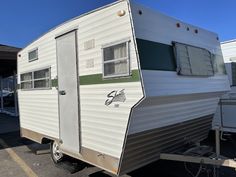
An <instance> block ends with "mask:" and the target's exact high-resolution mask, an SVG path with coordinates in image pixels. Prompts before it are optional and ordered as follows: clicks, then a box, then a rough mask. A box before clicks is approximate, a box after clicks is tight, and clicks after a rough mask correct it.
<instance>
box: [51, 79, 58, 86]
mask: <svg viewBox="0 0 236 177" xmlns="http://www.w3.org/2000/svg"><path fill="white" fill-rule="evenodd" d="M51 86H52V87H58V80H57V79H52V80H51Z"/></svg>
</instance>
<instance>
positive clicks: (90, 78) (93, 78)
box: [79, 70, 140, 85]
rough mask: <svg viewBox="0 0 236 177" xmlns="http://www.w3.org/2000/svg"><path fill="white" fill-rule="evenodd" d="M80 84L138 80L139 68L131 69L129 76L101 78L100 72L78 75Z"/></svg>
mask: <svg viewBox="0 0 236 177" xmlns="http://www.w3.org/2000/svg"><path fill="white" fill-rule="evenodd" d="M79 79H80V85H92V84H109V83H121V82H138V81H140V75H139V70H133V71H132V75H131V76H130V77H122V78H109V79H103V76H102V74H93V75H86V76H80V77H79Z"/></svg>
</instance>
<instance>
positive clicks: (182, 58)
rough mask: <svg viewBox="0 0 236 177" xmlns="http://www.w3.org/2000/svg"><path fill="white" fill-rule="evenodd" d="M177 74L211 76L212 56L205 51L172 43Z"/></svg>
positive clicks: (212, 68)
mask: <svg viewBox="0 0 236 177" xmlns="http://www.w3.org/2000/svg"><path fill="white" fill-rule="evenodd" d="M174 49H175V56H176V61H177V72H178V74H180V75H187V76H213V75H214V67H213V55H212V54H211V53H210V52H209V51H208V50H206V49H202V48H199V47H194V46H189V45H186V44H181V43H174Z"/></svg>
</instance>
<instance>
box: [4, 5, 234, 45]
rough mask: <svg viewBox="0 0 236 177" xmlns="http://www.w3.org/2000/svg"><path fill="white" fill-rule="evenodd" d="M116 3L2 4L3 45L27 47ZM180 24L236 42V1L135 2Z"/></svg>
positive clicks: (222, 39) (223, 39)
mask: <svg viewBox="0 0 236 177" xmlns="http://www.w3.org/2000/svg"><path fill="white" fill-rule="evenodd" d="M114 1H116V0H5V1H4V0H1V4H0V44H5V45H12V46H16V47H21V48H23V47H25V46H26V45H27V44H29V43H30V42H32V41H33V40H34V39H36V38H38V37H39V36H41V35H42V34H44V33H45V32H47V31H49V30H50V29H51V28H53V27H55V26H57V25H59V24H61V23H63V22H65V21H66V20H69V19H71V18H73V17H76V16H79V15H81V14H83V13H85V12H88V11H90V10H93V9H95V8H98V7H101V6H103V5H106V4H109V3H111V2H114ZM135 1H137V2H139V3H141V4H144V5H145V6H149V7H152V8H155V9H156V10H158V11H159V12H162V13H164V14H166V15H169V16H172V17H175V18H177V19H179V20H181V21H184V22H187V23H190V24H193V25H196V26H199V27H202V28H205V29H208V30H210V31H213V32H216V33H218V34H219V37H220V40H221V41H225V40H231V39H235V38H236V20H235V17H236V13H235V12H234V11H235V8H236V1H235V0H135Z"/></svg>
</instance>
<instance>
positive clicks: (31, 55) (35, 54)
mask: <svg viewBox="0 0 236 177" xmlns="http://www.w3.org/2000/svg"><path fill="white" fill-rule="evenodd" d="M28 57H29V61H34V60H37V59H38V49H34V50H31V51H29V53H28Z"/></svg>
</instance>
